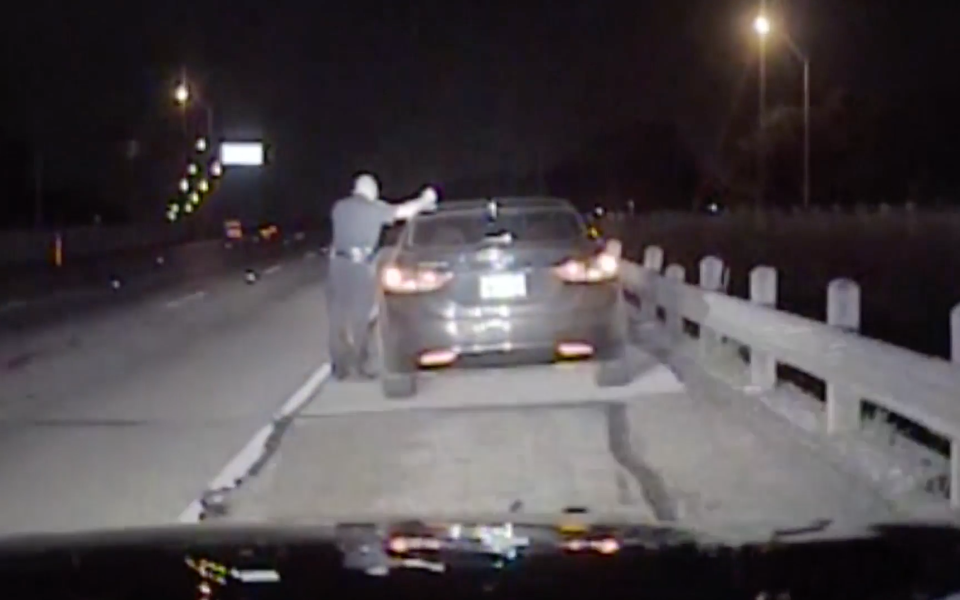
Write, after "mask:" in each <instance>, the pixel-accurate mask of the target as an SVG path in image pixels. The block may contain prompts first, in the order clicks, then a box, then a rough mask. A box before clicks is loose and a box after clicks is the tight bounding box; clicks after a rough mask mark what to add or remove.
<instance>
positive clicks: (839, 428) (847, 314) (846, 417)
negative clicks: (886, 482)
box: [825, 278, 860, 433]
mask: <svg viewBox="0 0 960 600" xmlns="http://www.w3.org/2000/svg"><path fill="white" fill-rule="evenodd" d="M827 324H828V325H831V326H833V327H838V328H840V329H843V330H845V331H849V332H851V333H856V332H858V331H860V286H859V285H857V282H855V281H853V280H851V279H843V278H841V279H834V280H833V281H831V282H830V284H829V285H828V286H827ZM825 383H826V384H827V393H826V396H827V433H845V432H849V431H856V430H858V429H859V428H860V398H859V397H858V396H857V394H856V392H854V391H852V390H851V389H849V388H847V387H845V386H843V385H840V384H838V383H837V382H833V381H827V382H825Z"/></svg>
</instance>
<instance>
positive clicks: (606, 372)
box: [594, 356, 633, 387]
mask: <svg viewBox="0 0 960 600" xmlns="http://www.w3.org/2000/svg"><path fill="white" fill-rule="evenodd" d="M594 381H595V382H596V384H597V387H623V386H625V385H629V384H630V382H632V381H633V365H631V364H630V361H629V360H628V359H627V357H626V356H620V357H617V358H611V359H607V360H601V361H600V363H599V364H598V365H597V371H596V373H595V374H594Z"/></svg>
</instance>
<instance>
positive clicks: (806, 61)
mask: <svg viewBox="0 0 960 600" xmlns="http://www.w3.org/2000/svg"><path fill="white" fill-rule="evenodd" d="M753 28H754V30H755V31H756V32H757V35H759V36H760V39H761V44H762V42H763V40H764V39H765V38H766V36H767V35H768V34H769V33H770V32H771V26H770V21H769V20H768V19H767V18H766V17H765V16H764V15H763V14H760V15H759V16H758V17H757V18H756V19H754V21H753ZM779 33H780V36H781V37H782V38H783V39H784V41H785V42H786V43H787V47H788V48H790V52H792V53H793V55H794V56H795V57H796V58H797V60H799V61H800V62H801V64H803V207H804V208H809V207H810V58H809V57H808V56H807V55H806V54H805V53H804V52H802V51H801V50H800V47H799V46H797V44H796V43H795V42H794V41H793V39H792V38H791V37H790V35H789V34H788V33H787V32H786V31H784V30H780V31H779ZM761 52H763V46H761ZM763 63H764V60H763V55H762V54H761V68H762V67H763ZM765 87H766V83H765V76H764V75H763V71H761V88H765ZM765 93H766V92H765V90H763V89H762V90H761V121H760V126H761V132H762V127H763V116H762V110H763V105H764V104H765V102H764V100H763V97H764V95H765ZM761 152H762V150H761Z"/></svg>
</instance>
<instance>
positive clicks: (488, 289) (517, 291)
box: [480, 273, 527, 300]
mask: <svg viewBox="0 0 960 600" xmlns="http://www.w3.org/2000/svg"><path fill="white" fill-rule="evenodd" d="M526 295H527V279H526V277H524V276H523V275H522V274H517V273H504V274H498V275H484V276H482V277H481V278H480V297H481V298H483V299H484V300H510V299H512V298H523V297H524V296H526Z"/></svg>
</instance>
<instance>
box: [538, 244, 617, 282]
mask: <svg viewBox="0 0 960 600" xmlns="http://www.w3.org/2000/svg"><path fill="white" fill-rule="evenodd" d="M619 272H620V260H619V259H618V258H617V257H616V256H615V255H614V254H611V253H609V252H601V253H600V254H598V255H596V256H594V257H591V258H589V259H587V260H574V259H571V260H568V261H567V262H565V263H563V264H561V265H558V266H556V267H554V273H555V274H556V275H557V277H559V278H560V279H562V280H564V281H566V282H567V283H599V282H601V281H609V280H611V279H615V278H616V277H617V275H618V274H619Z"/></svg>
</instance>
